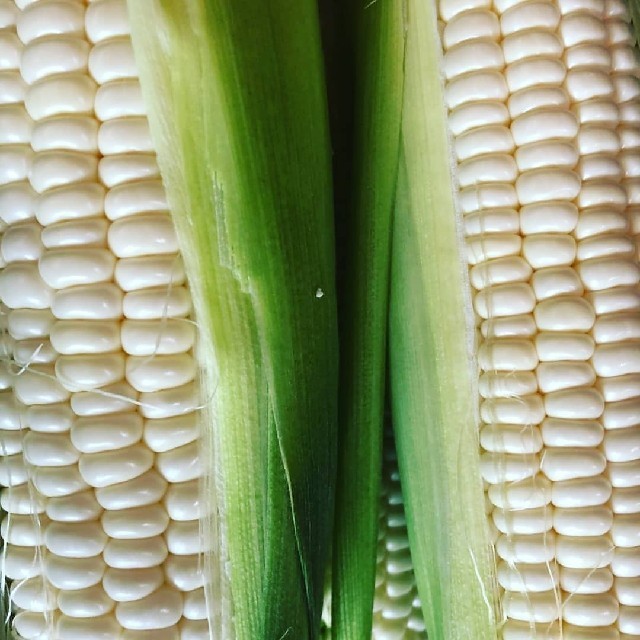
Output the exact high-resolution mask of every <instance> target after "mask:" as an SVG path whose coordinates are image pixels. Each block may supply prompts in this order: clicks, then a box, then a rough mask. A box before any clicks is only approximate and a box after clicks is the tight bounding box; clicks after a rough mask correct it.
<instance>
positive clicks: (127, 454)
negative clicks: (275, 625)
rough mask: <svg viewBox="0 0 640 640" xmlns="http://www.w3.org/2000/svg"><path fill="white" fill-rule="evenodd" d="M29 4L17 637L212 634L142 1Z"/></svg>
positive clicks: (183, 342)
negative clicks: (135, 44) (142, 53)
mask: <svg viewBox="0 0 640 640" xmlns="http://www.w3.org/2000/svg"><path fill="white" fill-rule="evenodd" d="M10 4H12V3H10ZM17 4H18V9H19V11H17V12H16V13H15V16H16V28H17V36H16V33H15V31H16V29H14V27H13V25H11V24H7V25H3V26H5V32H3V34H2V35H3V36H5V40H4V41H3V50H2V53H1V54H0V57H1V58H2V59H1V60H0V64H1V65H2V66H3V68H6V67H8V66H9V65H11V64H12V65H13V66H12V67H11V68H12V69H15V70H17V68H18V63H19V68H20V73H16V71H15V70H14V71H12V73H13V75H11V76H8V77H7V78H6V79H5V78H4V77H2V78H0V94H1V95H2V96H3V97H4V95H5V94H9V92H10V91H11V90H12V89H13V87H14V86H15V90H14V94H15V95H13V96H12V97H10V99H11V102H12V103H15V105H17V106H14V107H12V108H13V111H12V112H9V111H6V113H7V117H9V116H11V117H13V118H14V120H15V122H16V123H17V122H18V120H19V122H20V127H18V126H15V127H14V130H15V131H17V132H18V131H19V132H22V133H21V135H22V137H21V138H20V139H19V140H13V139H11V140H4V139H3V140H2V141H1V142H2V143H3V144H2V147H1V148H0V154H4V155H5V157H7V154H13V155H12V156H10V157H9V160H11V162H12V164H8V162H7V161H6V160H5V161H4V162H3V163H0V167H2V175H0V178H1V179H2V182H3V183H9V184H7V186H3V187H1V188H2V192H0V200H1V204H2V211H3V213H2V216H3V220H4V221H5V222H6V224H7V225H8V229H7V233H5V235H4V238H3V241H2V255H3V257H4V256H6V262H7V263H8V265H7V266H6V267H5V268H4V270H3V272H2V274H1V275H0V299H2V302H3V303H4V304H6V306H7V307H8V308H9V309H10V313H9V331H10V333H11V335H12V337H13V338H14V340H15V341H16V342H15V346H14V348H13V353H14V360H15V363H16V368H18V367H21V366H22V370H20V369H17V371H18V372H19V375H16V376H14V378H13V384H14V391H3V392H2V393H3V396H2V401H3V402H4V404H5V405H6V407H7V408H8V409H12V411H9V410H7V411H5V413H4V415H5V416H7V417H6V418H5V419H4V423H3V425H0V426H6V428H8V429H10V430H13V431H11V432H10V433H11V435H12V439H11V441H10V443H13V442H14V441H15V443H16V444H15V448H17V450H16V453H15V459H14V458H12V457H8V458H5V459H4V460H3V466H4V468H5V469H7V470H8V469H11V470H13V469H14V468H15V472H14V473H13V474H12V478H14V479H12V480H7V479H6V475H7V474H6V473H5V474H4V475H3V477H2V478H0V480H1V481H2V482H3V484H5V485H6V486H8V487H10V488H9V489H6V490H5V491H4V492H3V496H2V497H3V506H5V509H6V510H7V511H9V512H10V513H11V514H12V515H11V516H10V519H9V521H8V522H9V524H8V526H7V525H5V526H4V528H3V538H4V539H5V540H6V541H7V542H8V545H7V556H8V558H12V559H13V558H15V559H14V560H13V561H12V562H11V563H9V565H10V566H15V567H16V569H15V573H16V575H15V576H14V575H10V574H9V572H7V577H9V578H18V580H16V581H14V583H13V586H12V599H13V602H14V605H15V607H16V610H17V611H18V613H17V615H16V617H15V620H14V625H15V630H16V632H17V633H19V634H20V636H21V637H23V638H25V640H29V639H31V638H42V639H43V640H44V639H45V638H56V639H61V640H63V639H66V638H68V639H70V640H71V639H76V638H77V639H80V638H83V639H84V638H91V637H98V636H99V637H100V638H105V639H107V638H123V639H124V638H128V639H130V640H134V639H136V638H140V639H141V638H146V637H153V638H155V639H156V640H160V639H162V640H168V639H171V640H175V639H178V638H180V639H182V640H197V639H201V638H208V637H209V631H208V623H207V620H206V607H205V602H204V590H203V588H202V585H203V573H202V571H201V568H200V564H201V562H200V560H201V554H202V552H203V550H204V549H203V546H202V543H201V540H200V535H199V517H200V515H201V512H202V505H200V504H199V501H198V480H199V477H200V475H201V473H202V469H201V467H200V464H199V459H198V451H197V437H198V424H197V405H198V398H197V392H196V386H195V382H194V377H195V365H194V361H193V356H192V353H191V349H192V346H193V341H194V337H195V330H194V325H193V324H192V322H191V321H190V320H189V314H190V311H191V300H190V295H189V292H188V289H187V288H186V284H185V275H184V271H183V268H182V263H181V260H180V256H179V253H178V247H177V241H176V238H175V235H174V232H173V225H172V222H171V218H170V214H169V211H168V207H167V203H166V200H165V197H164V191H163V189H162V183H161V181H160V179H159V172H158V168H157V165H156V163H155V156H154V153H153V148H152V145H151V141H150V137H149V132H148V125H147V122H146V117H145V110H144V105H143V103H142V98H141V95H140V88H139V85H138V81H137V75H136V67H135V63H134V60H133V54H132V50H131V44H130V41H129V36H128V21H127V15H126V4H125V2H124V0H99V1H97V2H94V3H92V4H91V5H90V6H89V7H86V6H85V5H84V4H83V3H81V2H78V1H77V0H39V1H36V2H24V1H23V2H18V3H17ZM8 9H11V7H10V6H8ZM10 47H13V49H11V48H10ZM14 50H15V54H12V55H13V57H12V56H11V55H8V53H7V52H9V53H11V52H12V51H14ZM7 61H9V62H7ZM20 74H21V75H22V79H23V81H24V82H22V81H21V80H20ZM10 81H11V82H13V85H11V84H10ZM7 100H8V99H5V100H4V101H5V102H6V101H7ZM23 100H24V103H23ZM23 104H24V105H25V106H26V111H25V108H24V106H23ZM94 107H95V110H94ZM15 142H19V143H20V145H21V146H19V147H18V146H15V145H13V144H9V143H15ZM16 157H17V158H18V159H19V160H20V163H16V162H15V158H16ZM12 166H15V167H19V168H20V167H22V170H21V171H19V172H17V171H16V169H11V167H12ZM27 180H28V182H27ZM19 278H21V279H19ZM10 419H13V423H11V424H8V422H9V421H10ZM5 423H6V425H5ZM18 429H21V431H18V433H19V435H20V436H21V437H19V438H16V437H15V436H14V435H13V434H14V433H15V430H18ZM7 433H9V432H7ZM5 439H6V438H5ZM6 440H7V442H8V443H9V440H8V439H6ZM7 446H8V445H7ZM11 446H14V445H13V444H11ZM21 449H24V457H25V459H26V462H27V465H26V466H25V465H24V464H22V457H21V456H22V453H21ZM27 480H28V482H27ZM14 485H16V486H14ZM36 511H37V512H41V513H40V518H39V523H35V522H34V517H33V514H34V513H35V512H36ZM14 514H15V515H14ZM36 525H37V526H36ZM25 548H27V549H30V550H31V551H30V553H31V554H33V551H34V550H38V549H39V550H40V551H41V552H42V553H41V555H42V561H41V562H40V561H39V558H36V560H35V561H32V562H31V563H30V564H27V562H26V560H25V559H24V556H25V555H26V552H25V551H23V549H25ZM30 557H31V556H30ZM20 561H22V563H23V565H24V566H25V567H27V566H28V567H29V569H28V570H27V569H26V568H25V569H21V568H20V566H19V565H20ZM45 612H46V613H45Z"/></svg>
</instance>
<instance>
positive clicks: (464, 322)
mask: <svg viewBox="0 0 640 640" xmlns="http://www.w3.org/2000/svg"><path fill="white" fill-rule="evenodd" d="M440 58H441V51H440V44H439V38H438V32H437V16H436V7H435V4H434V3H425V2H421V1H420V0H409V1H408V12H407V57H406V67H405V85H404V86H405V94H404V112H403V127H402V152H401V159H400V162H401V168H400V173H399V177H398V190H397V193H398V197H397V207H396V212H395V224H394V235H393V257H392V274H391V303H390V314H391V315H390V375H391V387H392V407H393V423H394V430H395V433H396V442H397V447H398V461H399V467H400V475H401V479H402V486H403V491H404V494H405V506H406V511H407V521H408V531H409V540H410V542H411V551H412V557H413V562H414V568H415V573H416V580H417V584H418V591H419V593H420V598H421V600H422V602H423V612H424V616H425V622H426V626H427V633H428V636H429V638H430V640H470V639H471V638H473V639H474V640H495V639H496V638H497V634H498V623H497V616H496V613H495V612H496V611H497V607H496V602H495V598H496V594H497V589H496V584H495V567H494V560H493V554H492V547H491V540H490V535H489V529H488V522H487V519H486V516H485V512H484V495H483V486H482V479H481V474H480V447H479V443H478V423H479V417H478V402H477V398H478V394H477V389H476V382H475V378H476V375H477V365H476V363H475V360H474V354H475V343H474V319H473V312H472V309H471V299H470V288H469V284H468V282H467V275H466V268H467V267H466V264H465V263H464V256H465V252H464V240H463V237H462V233H461V230H460V226H461V225H459V224H458V221H457V211H456V206H455V200H454V195H453V194H454V185H453V181H452V177H451V167H452V165H453V159H452V155H451V150H450V145H449V139H448V134H447V120H446V110H445V106H444V96H443V87H442V77H441V74H440V62H441V60H440Z"/></svg>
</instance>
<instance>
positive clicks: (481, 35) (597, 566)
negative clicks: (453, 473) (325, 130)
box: [439, 0, 640, 640]
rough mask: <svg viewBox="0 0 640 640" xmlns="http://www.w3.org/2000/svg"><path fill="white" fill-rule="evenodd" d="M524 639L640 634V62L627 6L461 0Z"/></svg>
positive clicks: (495, 516)
mask: <svg viewBox="0 0 640 640" xmlns="http://www.w3.org/2000/svg"><path fill="white" fill-rule="evenodd" d="M439 11H440V17H441V20H442V30H441V42H442V48H443V53H444V56H443V73H444V76H445V78H446V80H445V83H446V86H445V95H446V102H447V107H448V109H449V126H450V129H451V133H452V136H453V149H454V153H455V157H456V160H457V169H456V175H457V180H458V182H459V186H460V192H459V206H460V208H461V210H462V213H463V217H464V225H465V232H466V236H467V247H468V261H469V267H470V268H469V277H470V280H471V284H472V287H473V291H474V294H473V295H474V299H473V305H474V309H475V312H476V314H477V317H478V319H479V330H480V334H481V337H480V347H479V352H478V362H479V366H480V370H481V375H480V379H479V390H480V394H481V397H482V400H481V406H480V411H481V419H482V429H481V433H480V439H481V445H482V448H483V455H482V473H483V477H484V480H485V483H486V492H487V500H488V512H489V517H490V519H491V521H492V527H493V530H494V534H495V549H496V553H497V559H498V567H497V576H498V582H499V584H500V587H501V592H502V597H501V605H502V611H503V614H504V627H503V629H502V634H503V637H504V638H505V640H525V639H529V638H560V637H562V638H564V639H565V640H585V639H587V638H598V639H599V640H610V639H611V640H618V639H619V638H634V637H640V564H639V560H640V502H638V497H639V496H640V476H639V475H638V471H639V470H640V466H639V465H640V426H639V425H640V291H639V289H638V282H639V281H640V269H639V266H638V256H639V253H638V250H639V248H640V244H638V239H639V236H638V233H640V207H639V206H638V205H640V164H639V159H640V129H639V128H638V126H639V125H640V80H639V79H640V67H639V66H638V60H637V52H636V50H635V49H634V40H633V37H632V35H631V32H630V28H629V14H628V12H627V9H626V7H625V5H624V3H623V2H621V1H620V0H604V1H599V0H556V1H548V0H533V1H530V2H518V1H517V0H516V1H514V0H497V1H496V2H494V3H490V2H485V1H484V0H470V1H464V0H441V1H440V3H439Z"/></svg>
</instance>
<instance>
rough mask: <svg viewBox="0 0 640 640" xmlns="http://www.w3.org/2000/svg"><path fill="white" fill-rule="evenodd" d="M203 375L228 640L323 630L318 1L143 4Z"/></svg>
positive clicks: (329, 496)
mask: <svg viewBox="0 0 640 640" xmlns="http://www.w3.org/2000/svg"><path fill="white" fill-rule="evenodd" d="M129 11H130V16H131V23H132V38H133V43H134V50H135V55H136V60H137V63H138V65H139V68H140V77H141V83H142V88H143V93H144V96H145V99H146V103H147V104H148V105H149V107H150V111H149V120H150V125H151V131H152V135H153V138H154V142H155V144H156V148H157V152H158V161H159V165H160V169H161V173H162V177H163V180H164V183H165V187H166V190H167V195H168V199H169V202H170V205H171V207H172V211H173V215H174V220H175V224H176V227H177V231H178V235H179V238H180V241H181V246H182V247H183V255H184V259H185V263H186V268H187V273H188V277H189V283H190V287H191V291H192V296H193V299H194V307H195V319H196V322H197V324H198V327H199V354H198V355H199V358H198V359H199V362H200V363H202V365H203V371H202V378H203V382H204V384H203V396H204V397H203V404H204V409H203V425H204V442H203V447H202V451H203V455H204V466H205V468H206V469H207V471H208V477H207V482H206V483H205V486H204V492H205V493H204V498H205V500H206V502H205V504H208V505H210V506H211V508H212V514H211V516H210V517H209V519H208V520H207V521H205V522H204V534H205V537H206V538H207V540H208V542H209V544H210V546H211V551H210V552H209V553H208V554H207V578H208V580H209V581H210V584H209V585H208V587H207V596H208V604H209V610H210V612H211V621H210V622H211V629H212V633H213V637H214V638H220V639H223V640H228V639H229V638H235V637H237V638H238V639H246V640H260V639H264V640H279V639H281V638H288V639H291V640H294V639H295V640H298V639H301V640H304V639H307V638H316V637H317V636H318V634H319V626H320V613H321V606H322V585H323V575H324V571H325V565H326V561H327V557H328V549H329V544H330V538H331V528H332V514H333V499H334V476H335V463H336V398H337V362H338V357H337V353H338V349H337V328H336V296H335V290H334V263H335V259H334V237H333V218H332V205H331V176H330V145H329V136H328V124H327V113H326V104H325V102H326V98H325V87H324V78H323V73H322V60H321V53H320V41H319V32H318V31H319V30H318V17H317V8H316V6H315V3H314V2H313V1H312V0H264V1H263V2H252V1H250V0H189V2H175V1H174V0H129Z"/></svg>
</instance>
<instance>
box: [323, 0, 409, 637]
mask: <svg viewBox="0 0 640 640" xmlns="http://www.w3.org/2000/svg"><path fill="white" fill-rule="evenodd" d="M349 10H350V14H349V15H348V18H349V25H350V26H351V27H352V29H351V37H353V38H354V39H355V47H354V48H355V89H354V91H355V94H354V104H355V111H354V122H355V127H354V138H353V145H352V146H353V149H352V152H353V167H352V173H351V176H352V179H351V197H352V199H351V201H350V203H349V213H348V217H347V219H346V220H345V221H344V225H345V229H344V238H343V240H344V242H345V243H346V252H345V255H346V257H345V264H344V268H345V280H344V283H343V288H342V290H341V325H340V329H341V339H340V343H341V365H340V366H341V369H340V404H339V408H340V438H339V465H338V486H337V496H336V523H339V526H336V529H335V536H334V549H333V590H332V637H333V638H336V639H339V640H342V639H344V640H348V639H352V640H359V639H361V638H369V637H370V636H371V624H372V617H371V612H372V609H373V596H374V586H375V570H376V546H377V528H378V496H379V491H380V478H381V469H382V426H383V414H384V397H385V367H386V342H387V309H388V294H389V266H390V252H391V226H392V212H393V205H394V199H395V188H396V173H397V157H398V151H399V148H400V122H401V113H402V82H403V74H402V67H403V64H404V16H403V2H399V1H398V2H395V1H394V2H376V3H370V2H369V1H368V0H354V1H353V2H351V3H350V4H349ZM347 35H348V34H347Z"/></svg>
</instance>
